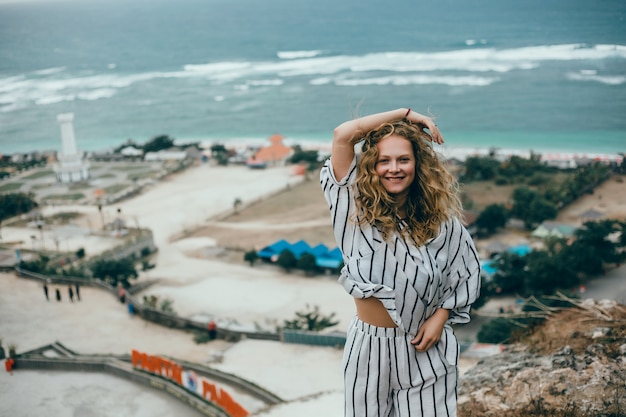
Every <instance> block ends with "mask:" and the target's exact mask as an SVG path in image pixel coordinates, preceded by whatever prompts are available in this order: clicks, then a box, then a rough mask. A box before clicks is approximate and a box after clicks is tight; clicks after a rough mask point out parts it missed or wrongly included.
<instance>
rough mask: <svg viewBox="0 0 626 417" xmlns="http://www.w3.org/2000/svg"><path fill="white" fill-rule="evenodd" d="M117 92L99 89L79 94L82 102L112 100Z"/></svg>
mask: <svg viewBox="0 0 626 417" xmlns="http://www.w3.org/2000/svg"><path fill="white" fill-rule="evenodd" d="M116 91H117V90H115V89H114V88H99V89H97V90H91V91H85V92H83V93H80V94H78V98H79V99H81V100H99V99H101V98H110V97H113V96H114V95H115V93H116Z"/></svg>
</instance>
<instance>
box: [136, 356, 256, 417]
mask: <svg viewBox="0 0 626 417" xmlns="http://www.w3.org/2000/svg"><path fill="white" fill-rule="evenodd" d="M131 359H132V363H133V367H134V368H139V369H142V370H144V371H147V372H150V373H151V374H154V375H158V376H162V377H163V378H166V379H169V380H170V381H173V382H175V383H176V384H178V385H180V386H181V387H185V388H186V389H188V390H189V391H191V392H193V393H195V394H198V395H199V396H201V397H202V398H204V399H205V400H208V401H210V402H212V403H214V404H217V405H218V406H220V407H221V408H223V409H224V410H225V411H226V412H227V413H228V414H229V415H230V416H231V417H246V416H248V415H249V414H250V413H249V412H248V411H247V410H246V409H245V408H243V407H242V406H241V404H239V403H238V402H237V401H235V400H234V399H233V397H232V396H231V395H230V394H229V393H228V392H226V391H225V390H224V389H222V388H220V387H218V386H216V385H215V384H214V383H212V382H210V381H209V380H207V379H206V378H204V377H202V376H198V375H196V373H195V372H194V371H191V370H184V369H183V367H182V366H181V365H179V364H178V363H176V362H174V361H171V360H169V359H165V358H162V357H160V356H154V355H148V354H146V353H143V352H139V351H137V350H134V349H133V350H132V351H131Z"/></svg>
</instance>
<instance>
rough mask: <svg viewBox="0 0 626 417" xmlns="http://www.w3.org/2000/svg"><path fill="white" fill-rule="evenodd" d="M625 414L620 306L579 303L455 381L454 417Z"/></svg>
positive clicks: (625, 330)
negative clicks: (456, 403) (456, 401)
mask: <svg viewBox="0 0 626 417" xmlns="http://www.w3.org/2000/svg"><path fill="white" fill-rule="evenodd" d="M478 416H481V417H490V416H494V417H495V416H498V417H503V416H511V417H518V416H519V417H521V416H557V417H582V416H594V417H618V416H622V417H623V416H626V307H625V306H623V305H619V304H617V303H615V302H612V301H611V302H609V301H602V302H598V301H594V300H585V301H583V302H579V303H577V305H576V306H575V307H573V308H568V309H563V310H559V311H556V312H550V314H548V318H547V319H546V320H545V322H543V323H542V324H541V325H539V326H537V327H535V328H534V329H533V330H532V332H529V333H528V334H526V335H524V336H521V337H520V338H519V340H518V341H517V342H516V343H515V344H512V345H509V346H507V347H506V348H505V350H504V351H503V352H502V353H501V354H498V355H496V356H491V357H488V358H485V359H483V360H481V361H480V362H479V363H478V364H477V365H476V366H475V367H474V368H472V369H470V370H469V371H468V372H467V373H466V374H464V375H463V377H462V378H461V380H460V386H459V417H478Z"/></svg>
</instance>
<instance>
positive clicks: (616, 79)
mask: <svg viewBox="0 0 626 417" xmlns="http://www.w3.org/2000/svg"><path fill="white" fill-rule="evenodd" d="M566 77H567V79H568V80H571V81H595V82H599V83H601V84H607V85H621V84H624V83H626V76H623V75H598V74H597V72H596V71H590V70H583V71H580V72H568V73H567V74H566Z"/></svg>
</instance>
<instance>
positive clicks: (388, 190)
mask: <svg viewBox="0 0 626 417" xmlns="http://www.w3.org/2000/svg"><path fill="white" fill-rule="evenodd" d="M425 129H428V131H429V132H430V134H429V133H427V132H426V131H425ZM431 142H436V143H439V144H441V143H443V138H442V137H441V135H440V133H439V130H438V129H437V126H436V125H435V123H434V122H433V120H432V119H430V118H429V117H426V116H424V115H421V114H419V113H417V112H414V111H411V110H410V109H406V108H404V109H397V110H392V111H388V112H383V113H378V114H373V115H370V116H365V117H362V118H359V119H355V120H351V121H347V122H345V123H343V124H341V125H340V126H338V127H337V128H335V132H334V138H333V145H332V151H331V157H330V159H328V160H327V161H326V163H325V165H324V167H323V168H322V171H321V174H320V179H321V185H322V188H323V191H324V196H325V198H326V201H327V202H328V204H329V207H330V212H331V219H332V224H333V230H334V234H335V238H336V240H337V244H338V246H339V248H340V249H341V251H342V254H343V260H344V267H343V269H342V271H341V276H340V278H339V282H340V283H341V284H342V285H343V287H344V288H345V290H346V291H347V292H348V293H349V294H350V295H352V297H353V298H354V301H355V304H356V316H355V318H354V319H353V320H352V323H351V325H350V328H349V329H348V338H347V341H346V345H345V350H344V358H343V363H344V384H345V415H346V416H354V417H364V416H391V415H394V416H409V415H412V416H416V415H417V416H456V415H457V414H456V397H457V393H456V388H457V372H458V370H457V360H458V355H459V346H458V343H457V340H456V337H455V336H454V333H453V331H452V328H451V327H450V324H453V323H467V322H468V321H469V320H470V315H469V311H470V305H471V304H472V302H474V300H476V298H477V297H478V295H479V289H480V263H479V259H478V256H477V253H476V249H475V247H474V244H473V242H472V239H471V237H470V235H469V233H468V232H467V230H466V229H465V228H464V227H463V225H462V224H461V222H460V220H459V218H460V216H461V204H460V201H459V199H458V197H457V194H456V181H455V180H454V178H453V177H452V176H451V175H450V173H449V172H448V171H447V170H446V168H445V167H444V165H443V164H442V162H441V161H440V160H439V159H438V158H437V155H436V153H435V152H434V150H433V149H432V146H431ZM355 150H356V151H355Z"/></svg>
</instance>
